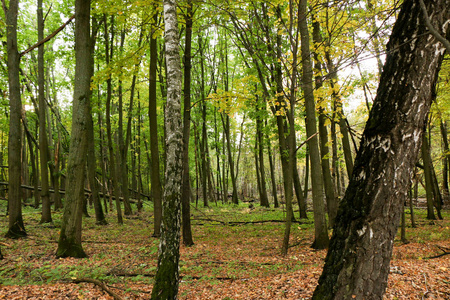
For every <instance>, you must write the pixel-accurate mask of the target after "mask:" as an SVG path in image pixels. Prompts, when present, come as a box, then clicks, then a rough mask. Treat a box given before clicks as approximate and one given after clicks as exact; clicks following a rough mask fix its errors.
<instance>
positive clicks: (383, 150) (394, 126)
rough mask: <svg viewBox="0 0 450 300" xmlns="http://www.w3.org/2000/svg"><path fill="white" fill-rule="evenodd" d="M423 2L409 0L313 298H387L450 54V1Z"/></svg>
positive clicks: (390, 46) (395, 31) (394, 36)
mask: <svg viewBox="0 0 450 300" xmlns="http://www.w3.org/2000/svg"><path fill="white" fill-rule="evenodd" d="M420 2H422V0H405V1H404V2H403V6H402V9H401V11H400V13H399V16H398V19H397V22H396V24H395V25H394V28H393V31H392V35H391V38H390V41H389V43H388V45H387V56H386V63H385V66H384V69H383V73H382V75H381V79H380V84H379V87H378V92H377V97H376V99H375V101H374V104H373V107H372V110H371V112H370V115H369V120H368V121H367V124H366V128H365V130H364V133H363V137H362V140H361V145H360V149H359V151H358V154H357V157H356V160H355V165H354V169H353V174H352V177H351V181H350V183H349V186H348V188H347V191H346V193H345V196H344V199H343V200H342V203H341V204H340V208H339V211H338V215H337V217H336V223H335V226H334V231H333V236H332V239H331V242H330V249H329V251H328V254H327V257H326V260H325V266H324V269H323V273H322V276H321V277H320V279H319V285H318V286H317V288H316V290H315V292H314V295H313V299H352V298H356V299H382V298H383V294H384V292H385V289H386V286H387V278H388V274H389V263H390V260H391V254H392V248H393V243H394V238H395V235H396V232H397V227H398V224H399V220H400V217H401V214H402V210H403V204H404V202H405V200H406V196H407V191H408V189H409V187H410V185H411V179H412V176H413V171H414V166H415V163H416V161H417V156H418V151H419V149H420V145H421V142H422V138H421V137H422V134H423V129H424V125H425V124H426V120H427V115H428V111H429V109H430V106H431V103H432V99H433V97H434V96H435V85H436V81H437V76H438V72H439V68H440V65H441V62H442V59H443V56H444V53H445V47H444V43H443V42H441V41H443V39H442V36H444V37H445V36H447V37H448V36H449V35H450V21H449V20H450V0H436V1H427V2H428V3H427V5H426V7H425V6H424V9H421V7H420V4H421V3H420ZM422 4H423V3H422ZM424 11H428V15H430V18H429V19H428V17H426V14H425V13H424ZM426 19H428V20H426ZM426 21H427V22H426ZM427 23H428V24H427ZM432 31H434V33H433V34H432V33H431V32H432ZM438 35H440V37H439V38H438V37H437V36H438Z"/></svg>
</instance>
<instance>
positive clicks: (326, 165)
mask: <svg viewBox="0 0 450 300" xmlns="http://www.w3.org/2000/svg"><path fill="white" fill-rule="evenodd" d="M313 40H314V44H315V45H320V44H322V42H323V41H322V36H321V32H320V23H319V22H318V21H317V20H316V18H315V16H313ZM321 63H322V62H321V60H320V58H319V53H318V51H317V49H316V50H315V51H314V68H315V71H316V76H315V83H316V86H315V88H316V90H318V89H319V88H321V87H322V85H323V82H322V67H321ZM321 100H322V101H323V99H321V98H319V101H318V102H321ZM318 112H319V146H320V156H321V158H322V164H321V165H322V174H323V183H324V188H325V198H326V201H327V212H328V220H329V226H330V227H333V225H334V219H335V218H336V213H337V208H338V201H337V200H338V199H337V197H336V193H335V190H334V184H333V179H332V176H331V169H330V159H329V153H330V151H329V149H328V130H327V126H326V125H325V121H326V116H325V109H324V108H323V103H319V111H318Z"/></svg>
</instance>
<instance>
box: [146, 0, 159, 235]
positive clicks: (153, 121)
mask: <svg viewBox="0 0 450 300" xmlns="http://www.w3.org/2000/svg"><path fill="white" fill-rule="evenodd" d="M153 9H154V12H153V14H154V15H153V20H152V26H151V28H152V29H151V30H152V35H151V38H150V70H149V96H148V118H149V123H150V151H151V159H152V164H151V172H150V177H151V178H150V180H151V187H152V197H153V207H154V224H153V236H154V237H159V236H160V235H161V218H162V187H161V177H160V166H159V143H158V123H157V117H158V116H157V113H156V100H157V99H156V63H157V60H158V45H157V41H156V37H154V36H153V35H154V31H155V30H156V28H157V24H156V23H157V18H158V16H157V10H156V9H157V5H154V6H153Z"/></svg>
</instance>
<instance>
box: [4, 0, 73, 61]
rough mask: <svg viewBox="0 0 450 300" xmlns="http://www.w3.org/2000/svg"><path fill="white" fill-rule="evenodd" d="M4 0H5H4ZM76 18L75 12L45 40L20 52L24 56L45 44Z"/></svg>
mask: <svg viewBox="0 0 450 300" xmlns="http://www.w3.org/2000/svg"><path fill="white" fill-rule="evenodd" d="M2 1H4V0H2ZM73 19H75V14H73V15H72V16H71V17H70V18H69V20H67V22H66V23H64V24H62V25H61V27H59V28H58V29H56V30H55V31H54V32H53V33H51V34H50V35H48V36H47V37H46V38H44V39H43V40H41V41H39V42H37V43H36V44H34V45H33V46H31V47H30V48H28V49H27V50H25V51H23V52H21V53H20V57H22V56H24V55H25V54H27V53H28V52H31V51H33V50H34V49H36V48H37V47H39V46H40V45H42V44H45V43H46V42H48V41H49V40H51V39H52V38H53V37H55V36H56V35H57V34H58V33H59V32H60V31H61V30H63V29H64V28H65V27H66V26H67V25H69V23H70V22H72V20H73Z"/></svg>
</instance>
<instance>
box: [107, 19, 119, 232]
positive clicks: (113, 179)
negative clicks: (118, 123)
mask: <svg viewBox="0 0 450 300" xmlns="http://www.w3.org/2000/svg"><path fill="white" fill-rule="evenodd" d="M104 23H105V54H106V57H105V58H106V63H107V64H109V62H110V60H111V58H112V54H113V45H114V17H113V16H112V17H111V49H110V46H109V36H108V22H107V20H106V17H105V19H104ZM111 98H112V78H111V75H110V76H109V77H108V78H107V79H106V135H107V139H108V153H109V174H110V177H111V182H112V192H110V193H111V196H112V193H113V192H114V196H115V199H116V201H115V202H116V210H117V223H119V224H123V217H122V207H121V205H120V199H119V195H120V194H119V184H118V178H117V174H116V160H115V156H114V148H113V142H112V129H111V100H112V99H111Z"/></svg>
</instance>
